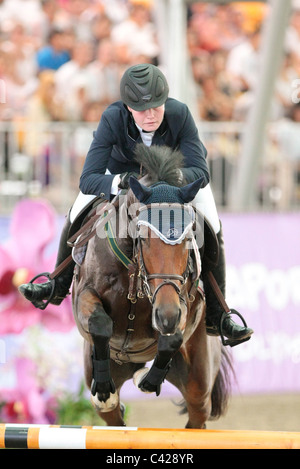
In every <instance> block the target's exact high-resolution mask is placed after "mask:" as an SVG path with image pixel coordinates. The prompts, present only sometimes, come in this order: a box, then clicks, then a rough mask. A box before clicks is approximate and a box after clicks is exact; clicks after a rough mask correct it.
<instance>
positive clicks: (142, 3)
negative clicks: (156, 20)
mask: <svg viewBox="0 0 300 469" xmlns="http://www.w3.org/2000/svg"><path fill="white" fill-rule="evenodd" d="M129 8H130V17H129V18H128V19H127V20H126V21H124V22H123V23H120V24H119V25H116V26H114V27H113V28H112V31H111V38H112V40H113V41H114V42H115V43H116V44H122V45H126V46H127V47H128V51H129V54H130V55H131V56H132V57H135V56H140V55H146V56H147V57H149V58H150V59H151V60H152V61H153V63H155V62H157V60H158V55H159V46H158V42H157V37H156V31H155V27H154V24H153V23H152V22H151V8H152V2H151V1H150V0H130V2H129Z"/></svg>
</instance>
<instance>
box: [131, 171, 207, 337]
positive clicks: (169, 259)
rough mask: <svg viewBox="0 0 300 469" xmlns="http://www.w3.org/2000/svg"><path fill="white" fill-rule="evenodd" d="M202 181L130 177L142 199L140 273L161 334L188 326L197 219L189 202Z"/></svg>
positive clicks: (153, 316)
mask: <svg viewBox="0 0 300 469" xmlns="http://www.w3.org/2000/svg"><path fill="white" fill-rule="evenodd" d="M201 185H202V180H197V181H195V182H194V183H192V184H188V185H186V186H184V187H176V186H171V185H169V184H166V183H165V182H159V183H156V184H154V185H153V186H150V187H146V186H144V185H143V184H141V183H140V182H139V181H137V180H136V179H133V178H131V179H130V187H131V190H132V192H133V193H134V195H135V197H136V198H137V199H138V201H139V202H140V203H141V204H142V205H140V209H139V213H138V217H137V228H138V236H137V240H138V247H139V249H138V256H139V266H140V275H141V278H142V280H143V285H144V290H145V291H146V293H147V295H148V297H149V299H150V301H151V303H152V325H153V327H154V328H155V329H157V330H158V331H159V332H160V333H161V334H163V335H168V334H169V335H171V334H174V333H175V332H176V330H178V328H179V329H180V330H182V331H183V330H184V329H185V325H186V318H187V310H188V308H187V303H188V291H187V288H188V283H189V276H190V266H189V253H190V250H189V248H190V247H191V246H190V242H191V238H192V236H193V232H192V227H193V223H194V211H193V209H192V207H191V205H190V204H189V203H190V202H191V200H193V198H194V197H195V195H196V193H197V192H198V190H199V189H200V188H201Z"/></svg>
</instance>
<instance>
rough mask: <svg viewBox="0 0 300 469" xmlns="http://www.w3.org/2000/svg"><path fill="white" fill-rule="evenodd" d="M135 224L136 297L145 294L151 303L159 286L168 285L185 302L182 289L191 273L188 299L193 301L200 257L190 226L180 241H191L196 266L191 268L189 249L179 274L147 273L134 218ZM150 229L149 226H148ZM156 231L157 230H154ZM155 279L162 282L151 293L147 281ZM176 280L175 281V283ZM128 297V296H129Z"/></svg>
mask: <svg viewBox="0 0 300 469" xmlns="http://www.w3.org/2000/svg"><path fill="white" fill-rule="evenodd" d="M135 225H136V227H137V233H136V237H135V243H134V253H133V254H134V256H133V257H134V260H135V265H136V266H137V281H136V286H137V297H138V298H141V297H143V296H145V295H146V296H147V298H148V300H149V301H150V304H151V305H153V304H154V302H155V299H156V296H157V293H158V292H159V290H161V288H163V287H165V286H167V285H169V286H171V287H173V288H174V290H175V291H176V293H177V294H178V296H179V298H180V301H184V302H185V298H184V294H183V289H184V287H185V285H186V284H187V281H188V278H189V276H190V275H191V274H192V277H191V279H192V286H191V289H190V291H189V293H188V300H189V301H190V302H193V301H194V300H195V296H196V291H197V286H198V279H199V276H200V273H201V259H200V254H199V250H198V247H197V244H196V241H195V238H194V235H193V232H192V228H191V227H190V229H189V230H188V231H187V232H186V233H185V236H183V237H182V239H181V242H182V241H183V240H184V239H187V238H188V240H189V241H190V242H191V243H192V246H193V249H192V252H193V253H194V258H195V264H196V268H195V269H193V268H192V265H193V263H192V262H191V249H190V250H189V251H190V252H189V255H188V258H187V264H186V268H185V271H184V272H183V273H182V274H181V275H179V274H171V273H170V274H168V273H153V274H149V273H148V271H147V268H146V265H145V260H144V255H143V246H142V240H141V239H142V238H141V234H140V230H139V227H138V220H137V219H135ZM149 228H150V231H152V230H151V226H149ZM156 233H157V230H156ZM156 279H161V280H162V282H160V283H159V285H158V286H157V287H156V288H155V290H154V292H153V293H152V291H151V287H150V285H149V282H151V280H156ZM176 282H177V283H176ZM178 282H179V283H180V286H179V285H178ZM129 299H130V296H129Z"/></svg>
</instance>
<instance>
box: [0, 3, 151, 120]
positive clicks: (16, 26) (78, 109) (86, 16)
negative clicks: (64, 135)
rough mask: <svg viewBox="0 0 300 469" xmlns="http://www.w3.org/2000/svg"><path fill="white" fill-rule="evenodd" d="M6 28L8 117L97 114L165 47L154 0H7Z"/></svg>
mask: <svg viewBox="0 0 300 469" xmlns="http://www.w3.org/2000/svg"><path fill="white" fill-rule="evenodd" d="M0 28H1V29H0V78H1V80H2V83H4V84H5V85H4V87H3V88H4V89H5V99H3V96H2V100H1V104H0V120H2V121H3V120H11V119H12V118H26V119H27V120H29V121H39V122H40V121H49V120H50V121H52V120H54V121H59V120H64V121H95V120H98V119H99V115H100V112H101V109H102V108H103V106H106V105H107V104H108V103H110V102H112V101H115V100H117V99H119V80H120V76H121V75H122V74H123V71H124V69H125V68H127V67H128V66H130V65H131V64H134V63H138V62H149V61H150V62H153V63H157V57H158V53H159V47H158V42H157V38H156V31H155V26H154V23H153V21H152V4H151V1H150V0H92V1H91V0H0ZM3 101H5V102H3Z"/></svg>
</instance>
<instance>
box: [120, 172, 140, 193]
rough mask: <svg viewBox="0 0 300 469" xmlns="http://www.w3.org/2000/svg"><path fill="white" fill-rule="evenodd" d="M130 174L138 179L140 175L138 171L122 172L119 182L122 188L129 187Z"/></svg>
mask: <svg viewBox="0 0 300 469" xmlns="http://www.w3.org/2000/svg"><path fill="white" fill-rule="evenodd" d="M130 176H132V177H134V178H136V179H137V178H138V177H139V176H140V175H139V173H136V172H134V171H131V172H127V173H122V174H120V182H119V188H120V189H128V187H129V178H130Z"/></svg>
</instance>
